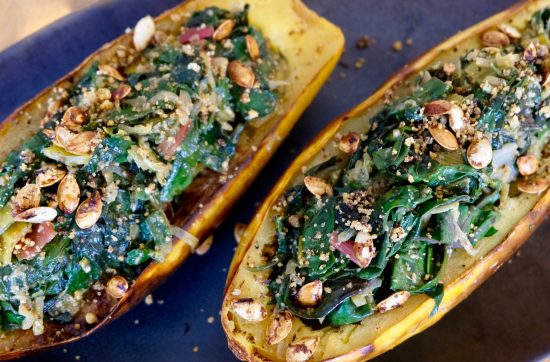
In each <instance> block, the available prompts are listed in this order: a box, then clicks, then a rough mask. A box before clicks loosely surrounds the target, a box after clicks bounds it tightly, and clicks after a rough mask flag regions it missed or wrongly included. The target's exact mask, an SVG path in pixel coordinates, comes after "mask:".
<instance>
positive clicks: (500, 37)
mask: <svg viewBox="0 0 550 362" xmlns="http://www.w3.org/2000/svg"><path fill="white" fill-rule="evenodd" d="M481 42H482V43H483V44H484V45H486V46H490V47H498V46H507V45H509V44H510V38H508V36H507V35H506V34H504V33H502V32H500V31H498V30H489V31H486V32H485V33H483V34H481Z"/></svg>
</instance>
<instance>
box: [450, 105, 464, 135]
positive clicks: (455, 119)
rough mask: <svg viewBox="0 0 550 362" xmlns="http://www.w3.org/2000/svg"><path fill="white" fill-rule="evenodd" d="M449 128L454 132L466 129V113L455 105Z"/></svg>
mask: <svg viewBox="0 0 550 362" xmlns="http://www.w3.org/2000/svg"><path fill="white" fill-rule="evenodd" d="M449 127H451V129H452V130H453V131H454V132H459V131H461V130H462V129H463V128H464V112H463V111H462V108H460V107H459V106H457V105H455V104H453V106H452V107H451V109H450V111H449Z"/></svg>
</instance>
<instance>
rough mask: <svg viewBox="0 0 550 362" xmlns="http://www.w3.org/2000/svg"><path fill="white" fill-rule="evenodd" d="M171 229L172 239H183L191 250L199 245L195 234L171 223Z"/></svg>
mask: <svg viewBox="0 0 550 362" xmlns="http://www.w3.org/2000/svg"><path fill="white" fill-rule="evenodd" d="M171 229H172V237H173V239H175V240H177V241H179V240H183V241H184V242H186V243H187V244H188V245H189V246H190V247H191V249H192V250H195V248H196V247H197V246H198V245H199V238H197V237H196V236H195V235H193V234H191V233H189V232H187V231H185V230H183V229H182V228H180V227H179V226H176V225H172V226H171Z"/></svg>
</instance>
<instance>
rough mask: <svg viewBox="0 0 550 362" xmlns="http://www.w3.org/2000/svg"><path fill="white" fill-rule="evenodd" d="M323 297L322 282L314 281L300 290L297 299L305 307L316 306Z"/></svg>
mask: <svg viewBox="0 0 550 362" xmlns="http://www.w3.org/2000/svg"><path fill="white" fill-rule="evenodd" d="M322 296H323V283H322V282H321V281H320V280H314V281H312V282H310V283H307V284H305V285H304V286H302V287H301V288H300V290H299V291H298V294H297V295H296V299H298V302H300V304H301V305H303V306H304V307H314V306H316V305H317V304H318V303H319V302H320V301H321V298H322Z"/></svg>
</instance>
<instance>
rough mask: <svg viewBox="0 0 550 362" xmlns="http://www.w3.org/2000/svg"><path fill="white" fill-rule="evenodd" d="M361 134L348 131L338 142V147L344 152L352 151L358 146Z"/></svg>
mask: <svg viewBox="0 0 550 362" xmlns="http://www.w3.org/2000/svg"><path fill="white" fill-rule="evenodd" d="M360 142H361V136H359V134H358V133H357V132H350V133H348V134H345V135H343V136H342V137H341V138H340V142H338V148H339V149H340V151H342V152H344V153H353V152H355V151H357V149H358V148H359V143H360Z"/></svg>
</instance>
